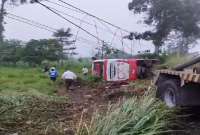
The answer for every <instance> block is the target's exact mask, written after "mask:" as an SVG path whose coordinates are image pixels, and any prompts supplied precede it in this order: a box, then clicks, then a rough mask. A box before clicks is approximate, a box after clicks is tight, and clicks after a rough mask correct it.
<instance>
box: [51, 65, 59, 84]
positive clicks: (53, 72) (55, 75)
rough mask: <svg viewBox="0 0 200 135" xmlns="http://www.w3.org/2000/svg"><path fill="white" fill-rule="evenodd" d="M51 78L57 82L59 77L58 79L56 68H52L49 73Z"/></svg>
mask: <svg viewBox="0 0 200 135" xmlns="http://www.w3.org/2000/svg"><path fill="white" fill-rule="evenodd" d="M49 77H50V79H51V80H52V81H53V82H55V81H56V79H57V77H58V71H57V70H56V68H55V67H52V68H51V69H50V71H49Z"/></svg>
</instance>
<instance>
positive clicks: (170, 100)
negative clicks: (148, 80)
mask: <svg viewBox="0 0 200 135" xmlns="http://www.w3.org/2000/svg"><path fill="white" fill-rule="evenodd" d="M160 83H161V84H160V85H159V86H158V91H157V97H158V98H160V99H161V100H162V101H164V102H165V104H166V105H167V106H168V107H170V108H173V107H176V106H179V102H180V96H179V93H178V90H179V87H178V82H177V80H175V79H174V80H165V81H163V82H160Z"/></svg>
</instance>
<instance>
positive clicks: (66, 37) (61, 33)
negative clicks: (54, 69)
mask: <svg viewBox="0 0 200 135" xmlns="http://www.w3.org/2000/svg"><path fill="white" fill-rule="evenodd" d="M53 36H54V37H56V40H57V41H58V42H59V43H60V45H61V46H62V55H61V56H60V58H61V59H64V58H68V57H69V56H70V55H73V54H74V53H73V52H74V50H75V49H76V47H75V46H73V44H74V42H75V41H70V38H71V37H72V36H73V34H72V33H71V29H70V28H68V29H67V30H65V29H63V28H62V29H59V30H58V31H56V32H55V33H54V34H53Z"/></svg>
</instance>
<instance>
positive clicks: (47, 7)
mask: <svg viewBox="0 0 200 135" xmlns="http://www.w3.org/2000/svg"><path fill="white" fill-rule="evenodd" d="M37 3H38V4H40V5H41V6H43V7H45V8H46V9H48V10H49V11H51V12H52V13H54V14H56V15H57V16H59V17H61V18H62V19H64V20H65V21H67V22H69V23H71V24H72V25H74V26H76V27H77V28H79V29H81V30H82V31H84V32H85V33H87V34H88V35H90V36H92V37H93V38H95V39H97V40H101V39H99V38H98V37H97V36H95V35H94V34H92V33H90V32H89V31H87V30H85V29H84V28H82V27H80V26H79V25H77V24H76V23H74V22H72V21H71V20H69V19H67V18H65V17H64V16H63V15H61V14H59V13H57V12H56V11H54V10H53V9H51V8H50V7H49V6H47V5H45V4H43V3H41V2H39V1H37ZM101 41H102V42H103V40H101Z"/></svg>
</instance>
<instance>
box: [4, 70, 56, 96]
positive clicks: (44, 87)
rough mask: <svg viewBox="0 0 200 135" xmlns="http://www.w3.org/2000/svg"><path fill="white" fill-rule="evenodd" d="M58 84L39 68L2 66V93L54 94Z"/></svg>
mask: <svg viewBox="0 0 200 135" xmlns="http://www.w3.org/2000/svg"><path fill="white" fill-rule="evenodd" d="M55 89H56V84H53V83H52V82H51V81H50V80H49V78H48V75H46V74H45V73H43V72H42V69H39V68H8V67H6V68H5V67H0V93H1V94H6V95H7V94H8V95H10V94H14V95H15V94H17V93H22V94H23V93H29V94H33V95H37V94H45V95H53V94H54V91H55Z"/></svg>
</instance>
